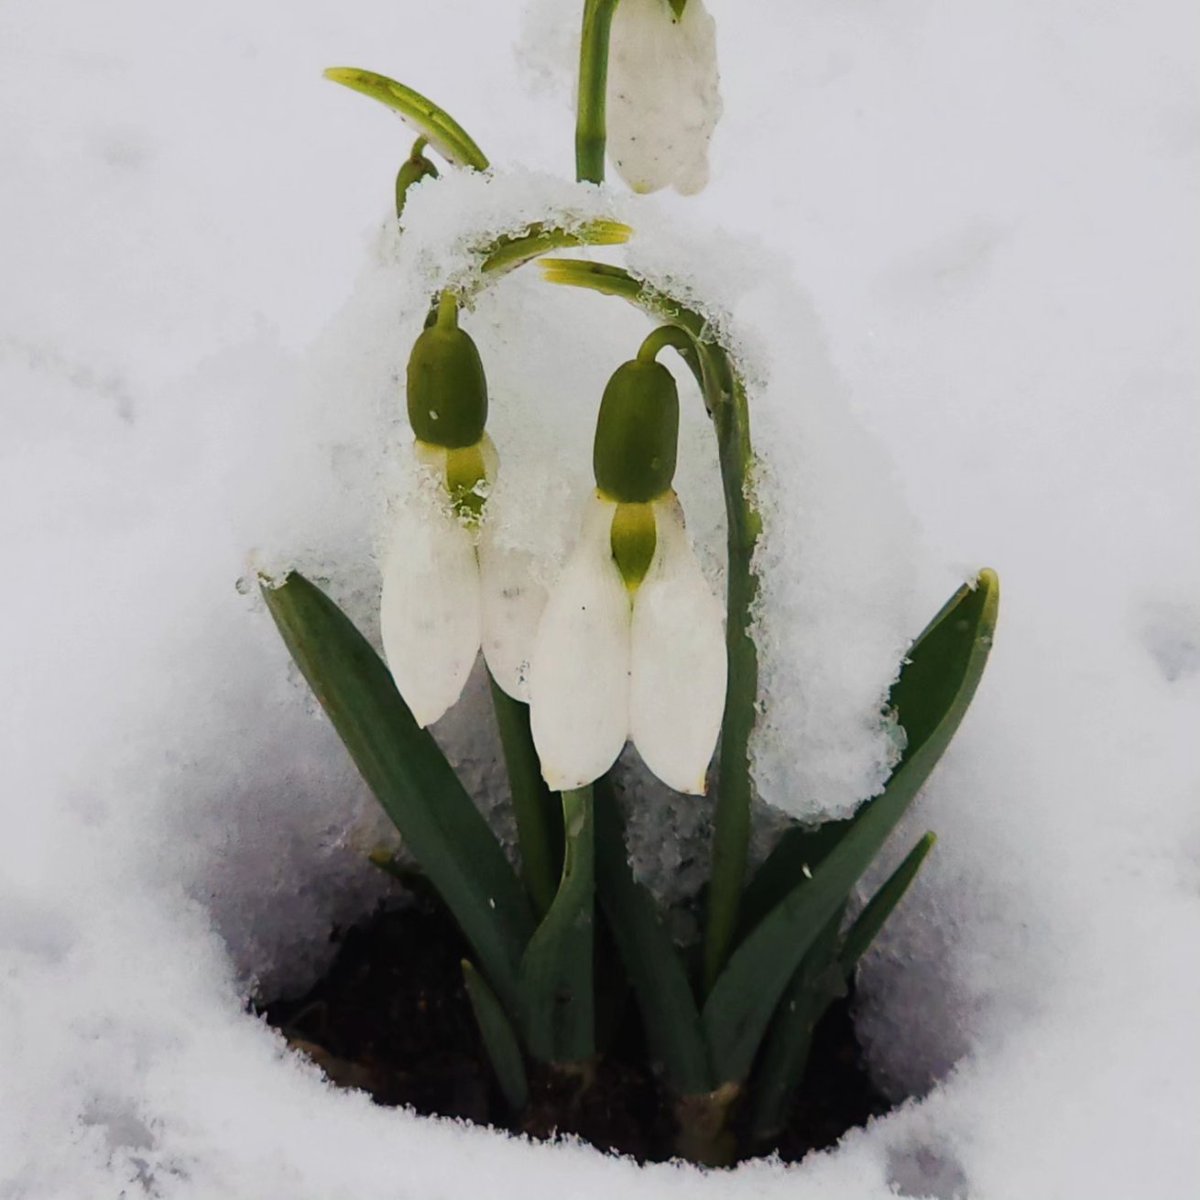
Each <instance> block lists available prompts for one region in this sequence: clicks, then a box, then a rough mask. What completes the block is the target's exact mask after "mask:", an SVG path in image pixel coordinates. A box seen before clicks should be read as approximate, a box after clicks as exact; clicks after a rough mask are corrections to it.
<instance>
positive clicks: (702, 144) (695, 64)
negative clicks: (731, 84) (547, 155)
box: [607, 0, 722, 196]
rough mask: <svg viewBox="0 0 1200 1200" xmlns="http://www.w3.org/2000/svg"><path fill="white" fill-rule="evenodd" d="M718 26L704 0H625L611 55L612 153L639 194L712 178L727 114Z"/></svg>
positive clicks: (683, 188) (687, 189) (689, 188)
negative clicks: (716, 141)
mask: <svg viewBox="0 0 1200 1200" xmlns="http://www.w3.org/2000/svg"><path fill="white" fill-rule="evenodd" d="M719 83H720V78H719V75H718V73H717V46H716V26H715V24H714V22H713V19H712V17H711V16H710V15H709V13H708V11H707V10H706V9H705V7H704V4H703V0H685V2H683V3H681V2H680V0H621V2H620V3H619V4H618V5H617V9H616V12H615V13H614V14H613V22H612V31H611V35H610V40H609V57H608V106H607V107H608V150H609V154H610V156H611V157H612V160H613V163H614V165H615V166H616V168H617V171H618V173H619V174H620V176H621V178H622V179H624V180H625V182H626V183H627V184H629V186H630V187H631V188H633V190H634V191H635V192H656V191H658V190H659V189H660V188H664V187H667V186H668V185H673V186H674V187H675V189H676V190H677V191H679V192H682V193H683V194H684V195H685V196H689V195H692V194H694V193H695V192H698V191H700V190H701V188H703V187H704V185H705V184H706V183H707V182H708V143H709V141H710V140H711V139H712V135H713V130H714V129H715V128H716V124H717V121H718V120H719V119H720V116H721V108H722V104H721V94H720V92H719V90H718V87H719Z"/></svg>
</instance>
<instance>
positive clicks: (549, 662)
mask: <svg viewBox="0 0 1200 1200" xmlns="http://www.w3.org/2000/svg"><path fill="white" fill-rule="evenodd" d="M615 509H616V505H615V504H613V503H612V501H610V500H605V499H604V498H603V497H601V496H600V495H599V494H598V493H594V494H593V495H592V496H591V497H590V498H589V500H588V503H587V510H586V513H585V516H584V521H583V530H582V532H581V534H580V537H579V542H578V544H577V545H576V547H575V550H574V551H573V552H572V554H571V557H570V559H569V560H568V561H567V565H566V566H565V567H564V569H563V572H562V575H561V576H560V578H559V580H558V583H557V584H556V585H555V587H554V589H553V591H552V592H551V594H550V598H549V600H548V601H547V602H546V608H545V611H544V613H543V614H542V619H541V623H540V625H539V626H538V634H537V640H536V642H535V643H534V649H533V657H532V661H531V664H530V674H529V692H530V722H531V725H532V730H533V744H534V746H535V747H536V748H537V752H538V758H539V759H540V760H541V763H542V776H543V778H544V779H545V780H546V783H547V784H548V785H549V786H550V787H551V788H552V789H553V790H554V791H567V790H569V789H571V788H577V787H583V786H585V785H586V784H588V783H591V782H592V781H593V780H595V779H598V778H599V777H600V776H601V775H603V774H604V772H605V771H607V770H608V769H609V767H611V766H612V765H613V763H614V762H616V760H617V756H618V755H619V754H620V753H621V750H622V748H623V747H624V745H625V740H626V738H627V736H628V733H629V628H630V604H629V593H628V591H627V590H626V588H625V582H624V580H623V579H622V578H621V572H620V571H619V570H618V569H617V564H616V563H615V562H614V561H613V555H612V546H611V542H610V539H611V533H612V521H613V514H614V511H615Z"/></svg>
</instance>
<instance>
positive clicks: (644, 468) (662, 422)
mask: <svg viewBox="0 0 1200 1200" xmlns="http://www.w3.org/2000/svg"><path fill="white" fill-rule="evenodd" d="M678 436H679V397H678V393H677V392H676V389H675V381H674V380H673V379H672V377H671V374H670V372H669V371H668V370H667V369H666V368H665V367H663V366H662V365H661V364H659V363H657V362H655V361H654V360H653V357H650V358H649V359H648V360H646V361H643V360H641V359H637V360H634V361H632V362H628V363H625V364H624V365H623V366H622V367H620V368H619V369H618V370H617V372H616V373H615V374H614V375H613V377H612V379H611V380H610V382H609V384H608V387H607V388H605V391H604V398H603V400H602V402H601V405H600V415H599V418H598V420H597V423H596V440H595V451H594V455H593V465H594V470H595V477H596V490H595V492H594V493H593V494H592V495H591V496H590V497H589V499H588V501H587V507H586V512H585V514H584V519H583V528H582V532H581V533H580V537H579V541H578V544H577V545H576V547H575V550H574V551H573V553H572V555H571V557H570V559H569V560H568V562H567V564H566V566H565V568H564V569H563V572H562V575H561V577H560V578H559V580H558V582H557V584H556V586H555V587H554V588H553V589H552V591H551V593H550V596H549V599H548V600H547V602H546V607H545V611H544V612H543V614H542V619H541V623H540V625H539V626H538V631H537V637H536V640H535V642H534V646H533V655H532V660H531V664H530V705H531V711H530V716H531V723H532V728H533V740H534V745H535V746H536V748H537V751H538V756H539V758H540V759H541V764H542V774H543V776H544V778H545V780H546V782H547V784H549V786H550V787H551V788H553V789H554V790H556V791H563V790H566V789H568V788H575V787H582V786H584V785H585V784H588V783H590V782H591V781H592V780H594V779H597V778H598V777H599V776H601V775H602V774H604V772H605V771H607V770H608V769H609V767H611V766H612V764H613V763H614V762H615V761H616V759H617V756H618V755H619V754H620V753H621V750H622V748H623V747H624V745H625V742H626V741H627V740H629V739H632V740H633V742H634V744H635V745H636V746H637V749H638V751H639V753H640V754H641V756H642V759H643V761H644V762H645V763H646V765H647V766H648V767H649V768H650V770H651V771H653V772H654V774H655V775H657V776H658V777H659V778H660V779H661V780H662V781H663V782H664V783H666V784H668V785H669V786H671V787H673V788H675V789H676V790H677V791H681V792H690V793H694V794H700V793H703V791H704V788H705V774H706V772H707V769H708V763H709V760H710V759H711V758H712V753H713V749H714V747H715V745H716V741H717V735H718V733H719V731H720V727H721V716H722V712H723V710H724V705H725V676H726V659H725V642H724V634H723V613H722V609H721V605H720V604H719V603H718V601H717V600H716V598H715V597H714V596H713V594H712V592H711V590H710V589H709V586H708V583H707V582H706V580H705V579H704V576H703V574H702V572H701V570H700V564H699V563H698V562H697V560H696V556H695V554H694V552H693V551H692V548H691V545H690V543H689V541H688V537H687V534H686V532H685V531H684V524H683V511H682V509H681V507H680V504H679V500H678V498H677V497H676V495H675V492H674V491H673V490H672V488H671V481H672V480H673V479H674V476H675V456H676V446H677V442H678Z"/></svg>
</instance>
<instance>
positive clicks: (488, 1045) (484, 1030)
mask: <svg viewBox="0 0 1200 1200" xmlns="http://www.w3.org/2000/svg"><path fill="white" fill-rule="evenodd" d="M462 973H463V983H464V984H465V985H466V988H467V998H468V999H469V1000H470V1001H471V1011H472V1012H474V1014H475V1023H476V1024H477V1025H478V1026H479V1033H480V1036H481V1037H482V1038H483V1048H484V1049H485V1050H486V1051H487V1056H488V1061H489V1062H490V1063H491V1064H492V1070H493V1071H494V1072H495V1073H496V1082H497V1083H499V1085H500V1090H501V1091H502V1092H503V1093H504V1099H505V1100H506V1101H507V1102H508V1107H509V1108H511V1109H512V1111H513V1112H515V1113H519V1112H520V1111H521V1110H522V1109H523V1108H524V1107H525V1105H526V1104H528V1103H529V1079H528V1077H527V1076H526V1074H525V1059H524V1058H523V1057H522V1056H521V1046H520V1043H519V1042H518V1041H517V1035H516V1033H515V1032H514V1030H513V1027H512V1023H511V1022H510V1021H509V1019H508V1015H507V1014H506V1013H505V1011H504V1009H503V1008H502V1007H501V1005H500V1001H499V1000H497V999H496V995H495V993H494V992H493V991H492V989H491V988H490V987H488V985H487V981H486V980H485V979H484V978H483V976H482V975H480V974H479V972H478V971H477V970H475V968H474V967H473V966H472V965H471V963H470V962H468V961H467V959H465V958H464V959H463V960H462Z"/></svg>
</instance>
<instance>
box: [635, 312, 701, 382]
mask: <svg viewBox="0 0 1200 1200" xmlns="http://www.w3.org/2000/svg"><path fill="white" fill-rule="evenodd" d="M695 345H696V343H695V341H694V339H693V338H692V335H691V334H690V333H688V332H687V330H685V329H680V327H679V326H678V325H660V326H659V327H658V328H657V329H656V330H655V331H654V332H653V333H651V334H648V335H647V336H646V340H645V341H644V342H642V344H641V346H640V347H639V349H638V352H637V356H638V361H639V362H653V361H654V360H655V359H656V358H657V357H658V356H659V354H660V353H661V352H662V351H663V350H665V349H666V347H668V346H671V347H672V348H673V349H675V350H678V351H679V353H680V354H681V355H682V356H683V357H684V359H685V360H687V361H688V366H691V365H692V364H691V360H690V359H688V353H689V352H691V351H694V350H695ZM702 386H703V385H702Z"/></svg>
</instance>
